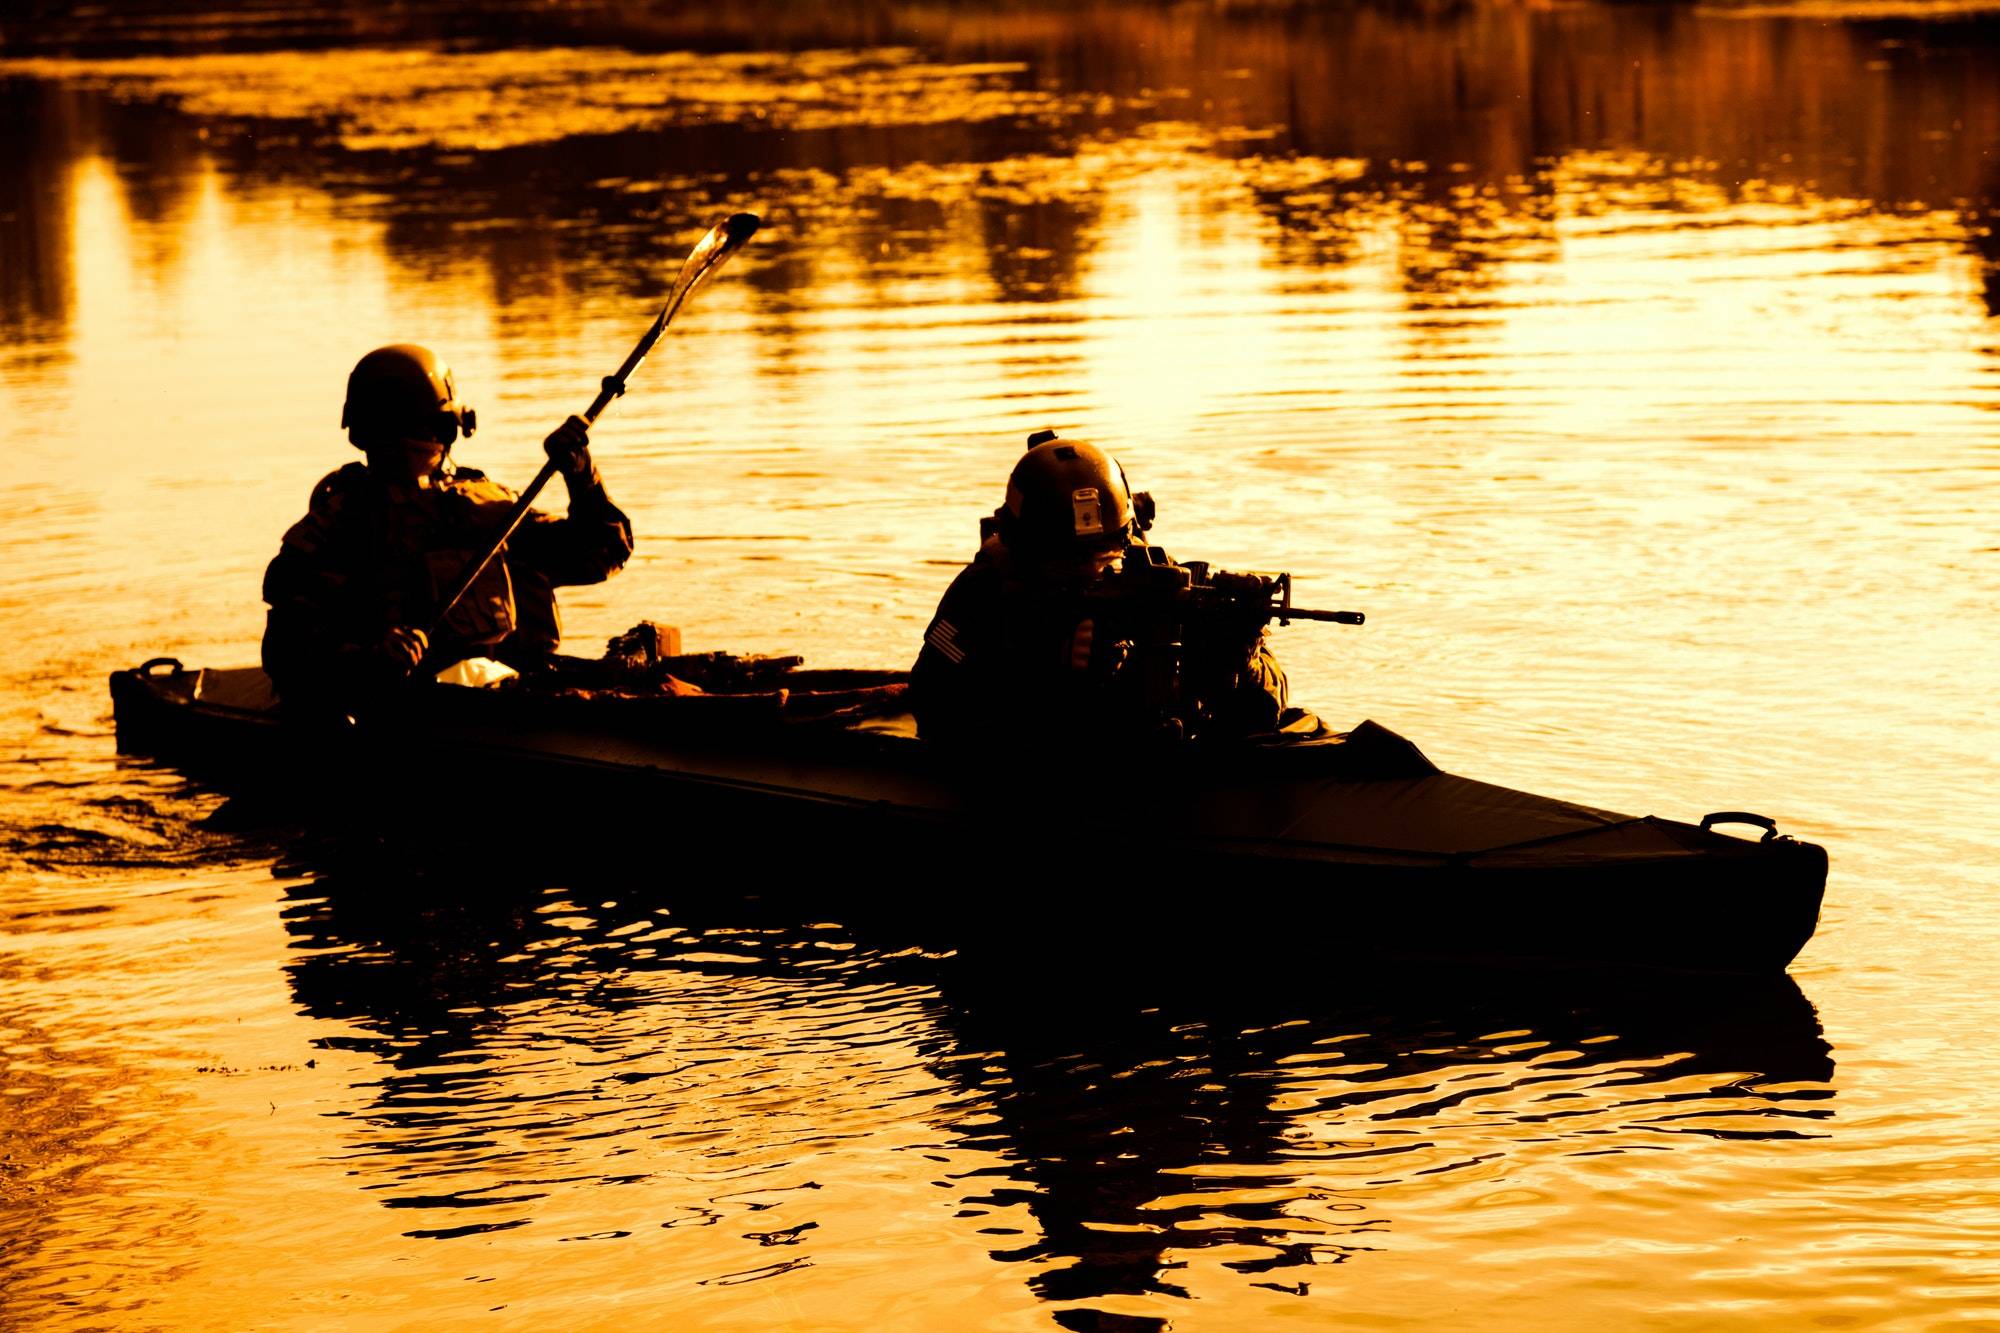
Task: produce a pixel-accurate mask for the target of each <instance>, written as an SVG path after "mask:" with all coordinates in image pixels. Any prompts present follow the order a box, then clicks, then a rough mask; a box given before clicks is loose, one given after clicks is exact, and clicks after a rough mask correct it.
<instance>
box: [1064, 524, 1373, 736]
mask: <svg viewBox="0 0 2000 1333" xmlns="http://www.w3.org/2000/svg"><path fill="white" fill-rule="evenodd" d="M1077 596H1078V601H1079V602H1080V603H1081V607H1080V609H1081V610H1082V611H1083V613H1084V614H1085V615H1087V616H1089V617H1090V618H1091V619H1092V620H1093V621H1094V622H1095V627H1094V629H1095V632H1094V637H1095V638H1096V640H1097V641H1098V642H1101V643H1105V644H1117V645H1119V649H1120V650H1119V651H1115V652H1112V653H1107V654H1104V656H1105V658H1106V659H1107V660H1108V661H1110V662H1111V663H1112V667H1111V669H1112V671H1113V672H1114V673H1115V675H1116V677H1117V678H1118V680H1119V682H1120V690H1119V692H1120V693H1122V694H1125V697H1126V699H1127V701H1128V702H1129V703H1130V704H1131V706H1133V707H1136V708H1137V709H1138V710H1139V712H1140V713H1142V714H1143V715H1144V716H1145V717H1146V718H1148V719H1150V721H1151V723H1152V724H1153V725H1155V726H1159V727H1164V728H1168V729H1171V730H1174V731H1176V732H1178V733H1179V734H1182V735H1189V736H1192V735H1198V734H1200V733H1201V732H1203V731H1205V730H1208V729H1209V728H1210V727H1211V726H1212V725H1213V724H1214V723H1216V722H1217V721H1218V720H1219V719H1222V718H1223V717H1225V715H1226V714H1227V713H1228V712H1229V711H1230V710H1231V709H1232V707H1234V706H1236V705H1235V704H1234V703H1233V702H1232V700H1234V699H1236V698H1237V696H1240V695H1242V694H1244V693H1245V692H1246V689H1247V692H1248V693H1250V694H1252V695H1254V694H1256V693H1257V692H1258V688H1257V686H1256V685H1255V684H1253V685H1251V686H1248V687H1246V686H1245V684H1244V682H1243V676H1244V673H1245V671H1246V669H1249V668H1251V667H1252V666H1253V657H1258V656H1260V655H1259V654H1258V652H1257V650H1258V647H1259V644H1260V641H1261V639H1262V636H1263V630H1264V626H1266V625H1268V624H1269V623H1270V622H1272V621H1274V620H1275V621H1277V622H1278V623H1279V624H1280V625H1286V624H1290V623H1291V622H1292V621H1294V620H1310V621H1319V622H1322V623H1327V624H1335V625H1359V624H1363V623H1364V622H1365V620H1366V617H1365V616H1363V615H1362V613H1361V612H1359V611H1317V610H1312V609H1309V608H1306V607H1302V606H1294V605H1292V576H1291V575H1290V574H1289V573H1284V574H1248V573H1234V572H1231V571H1229V570H1222V569H1214V568H1212V567H1211V566H1210V565H1209V563H1208V562H1207V561H1205V560H1190V561H1187V562H1186V563H1184V564H1183V563H1179V562H1177V561H1175V560H1174V558H1173V557H1172V556H1170V555H1168V554H1167V553H1166V552H1165V551H1164V550H1162V549H1161V548H1159V547H1157V546H1146V545H1142V544H1139V543H1136V542H1135V543H1133V544H1132V545H1130V546H1127V547H1126V548H1125V557H1124V560H1123V561H1122V562H1121V564H1120V565H1119V567H1118V568H1117V569H1115V570H1113V571H1111V572H1109V573H1106V574H1104V575H1102V576H1100V577H1099V578H1097V579H1095V580H1092V581H1091V582H1090V583H1088V584H1086V585H1085V586H1084V587H1083V588H1082V589H1081V590H1079V592H1078V594H1077ZM1254 665H1255V666H1256V667H1257V669H1259V670H1261V671H1270V672H1275V673H1276V674H1277V675H1278V676H1279V677H1280V678H1282V672H1279V671H1278V670H1277V665H1276V662H1275V661H1274V660H1270V659H1268V657H1265V658H1263V660H1262V661H1260V662H1256V663H1254ZM1279 692H1280V693H1282V690H1280V691H1279Z"/></svg>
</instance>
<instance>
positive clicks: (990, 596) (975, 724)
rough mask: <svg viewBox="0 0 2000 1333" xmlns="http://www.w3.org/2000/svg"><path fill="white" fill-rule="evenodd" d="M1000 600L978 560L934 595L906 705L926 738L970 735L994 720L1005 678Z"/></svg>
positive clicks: (958, 738)
mask: <svg viewBox="0 0 2000 1333" xmlns="http://www.w3.org/2000/svg"><path fill="white" fill-rule="evenodd" d="M999 600H1000V590H999V588H998V586H997V585H996V582H995V581H994V580H993V579H992V578H991V577H989V576H988V574H987V572H986V571H985V570H982V569H980V568H978V567H977V566H972V567H968V568H966V569H963V570H961V571H959V574H958V577H957V578H955V579H953V580H952V581H951V586H950V587H949V588H947V589H945V593H944V596H943V598H941V599H940V600H939V602H938V605H937V611H936V612H935V613H934V614H933V615H932V616H931V623H930V624H929V625H928V626H927V627H925V629H924V643H923V647H922V648H921V649H920V650H919V651H918V653H917V660H916V664H915V665H914V666H912V667H911V668H910V707H911V710H912V711H913V712H914V713H915V714H916V717H917V734H918V735H920V736H922V737H923V738H924V739H925V740H933V741H942V742H946V743H955V742H961V741H970V740H974V739H977V738H979V737H980V736H982V735H984V734H985V733H987V732H988V731H990V730H991V729H992V728H993V727H995V726H996V725H997V723H998V719H997V718H996V712H997V711H998V710H996V708H995V699H996V696H998V695H999V694H1000V693H1001V691H1002V689H1003V687H1004V684H1005V682H1004V681H1003V680H1002V679H1001V676H1002V665H1001V662H1000V652H999V648H1000V644H999V637H1000V614H1001V608H1000V605H999Z"/></svg>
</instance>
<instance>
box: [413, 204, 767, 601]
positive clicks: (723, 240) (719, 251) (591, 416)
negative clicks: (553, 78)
mask: <svg viewBox="0 0 2000 1333" xmlns="http://www.w3.org/2000/svg"><path fill="white" fill-rule="evenodd" d="M758 225H759V219H758V217H757V215H756V214H755V213H732V214H731V215H730V216H728V217H726V218H724V219H723V220H722V221H720V222H718V223H716V224H715V226H713V227H711V228H710V229H709V233H708V235H706V236H704V237H702V238H701V243H700V244H698V245H696V246H695V248H694V249H692V250H690V251H689V252H688V257H687V262H686V263H684V264H682V265H681V275H680V277H678V278H676V279H675V280H674V289H673V291H672V292H670V293H668V295H667V304H666V307H665V308H664V309H662V310H661V311H660V316H659V318H658V319H655V320H654V321H653V327H651V328H650V329H647V330H646V333H645V336H644V337H642V338H640V339H639V341H638V343H637V345H635V346H634V347H633V348H632V352H631V355H629V356H627V357H626V358H625V364H624V365H622V366H620V367H618V370H617V372H616V373H615V374H611V375H607V376H605V377H604V387H603V388H601V389H599V390H598V391H597V397H596V398H595V399H594V400H592V402H591V404H590V406H589V407H588V408H586V409H585V410H584V413H583V419H584V421H585V423H587V424H595V423H596V421H597V417H598V414H599V413H601V412H602V411H604V409H605V408H606V407H609V406H610V405H611V400H612V399H614V398H616V397H618V396H619V395H620V394H622V393H624V392H625V381H626V380H627V379H629V378H630V377H631V374H632V372H633V371H635V370H637V369H638V368H639V363H640V362H641V361H644V360H645V359H646V354H647V353H648V352H650V351H652V350H653V344H654V343H656V342H658V341H659V340H660V335H661V334H663V333H665V332H666V331H667V325H669V324H671V323H672V322H673V319H674V314H675V312H677V311H678V310H679V309H680V308H681V302H683V301H685V300H687V299H688V297H689V296H690V295H691V294H693V292H694V289H695V288H697V287H699V286H701V284H702V283H704V282H706V281H707V280H708V278H709V276H710V275H711V274H713V273H714V272H715V270H717V269H719V268H721V267H722V265H723V261H725V260H727V259H728V258H729V257H730V256H731V255H733V254H735V253H736V252H737V251H738V250H741V249H742V248H743V246H744V243H745V242H747V241H748V240H749V239H750V237H751V236H752V234H754V233H755V232H756V230H757V227H758ZM555 473H556V460H555V459H553V458H551V459H549V460H548V461H546V462H544V463H543V464H542V470H541V471H539V472H537V473H536V474H535V479H534V480H533V481H531V482H529V483H528V488H527V489H526V490H524V491H522V492H521V498H520V499H518V500H516V501H515V502H514V508H513V509H512V510H511V511H510V512H509V513H508V515H507V522H506V524H505V525H504V526H502V528H501V529H500V535H499V536H497V537H495V538H494V539H493V541H492V544H491V545H489V546H488V547H487V548H486V553H485V554H484V555H482V556H480V557H479V558H478V559H477V560H474V561H472V562H471V563H470V564H468V565H467V566H466V567H465V569H464V571H463V572H461V573H460V574H459V576H458V582H456V583H454V584H453V585H452V588H451V595H450V596H448V597H446V598H445V599H444V603H443V605H441V606H439V607H438V612H437V615H436V616H435V617H434V618H433V619H432V621H431V627H430V635H431V637H432V638H436V637H437V634H438V631H439V630H440V629H441V628H443V626H444V620H445V617H446V616H448V615H450V614H451V609H452V608H453V607H455V606H457V605H458V602H459V599H460V598H462V597H464V596H465V592H466V589H468V588H470V587H471V586H472V585H473V583H474V581H475V580H477V579H478V578H479V576H480V575H481V574H482V573H484V572H485V571H486V567H487V566H488V565H490V564H492V563H493V557H494V556H496V555H498V554H500V548H501V547H503V546H505V545H506V544H507V539H508V538H509V537H512V536H513V535H514V529H516V528H518V527H520V526H521V520H522V519H524V518H526V517H527V516H528V508H529V506H531V505H533V504H534V502H535V497H536V496H538V495H540V494H541V493H542V487H544V486H546V485H548V484H549V478H550V477H553V476H554V475H555Z"/></svg>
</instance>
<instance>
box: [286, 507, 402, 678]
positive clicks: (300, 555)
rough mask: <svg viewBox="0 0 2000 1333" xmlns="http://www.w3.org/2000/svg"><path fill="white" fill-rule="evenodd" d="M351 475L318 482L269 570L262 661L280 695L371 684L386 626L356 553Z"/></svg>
mask: <svg viewBox="0 0 2000 1333" xmlns="http://www.w3.org/2000/svg"><path fill="white" fill-rule="evenodd" d="M346 481H347V478H345V477H344V475H343V473H339V472H337V473H334V474H333V475H332V476H329V477H327V478H326V479H325V480H323V481H322V482H320V484H319V485H318V486H317V487H315V488H314V489H313V495H312V501H311V503H310V505H309V506H308V508H307V510H306V515H305V517H304V518H302V519H300V520H299V521H298V522H296V523H294V524H293V525H292V526H291V527H290V528H289V529H287V530H286V532H285V535H284V539H283V540H282V541H281V542H280V544H279V547H278V554H277V555H276V556H275V557H274V558H273V559H272V561H271V563H270V565H269V566H268V567H267V568H266V569H265V571H264V601H265V602H266V603H267V604H268V606H269V607H270V610H269V613H268V614H267V616H266V618H265V623H264V643H263V661H264V670H265V672H266V674H268V675H269V676H270V677H271V681H272V684H273V685H274V686H275V687H276V688H277V690H278V693H279V695H280V696H281V697H284V698H287V699H288V700H290V701H293V702H297V701H299V700H301V699H307V698H312V697H316V696H345V695H350V694H352V693H354V692H355V691H356V690H360V689H364V688H367V687H368V686H369V685H370V684H371V683H372V677H373V676H374V674H376V673H377V672H378V670H379V668H380V663H379V662H378V661H377V660H376V657H375V654H374V653H373V651H372V650H373V648H374V646H375V645H376V644H377V643H379V642H380V640H381V637H382V634H383V632H384V630H385V629H386V626H385V625H383V624H380V623H378V621H379V616H378V617H374V618H371V617H370V616H369V614H368V610H367V608H368V606H369V605H370V604H371V599H370V598H369V596H368V591H369V590H368V589H367V588H366V587H365V586H364V580H365V579H366V578H367V573H366V571H365V570H364V569H362V568H361V567H360V562H359V561H357V560H356V559H355V558H354V550H353V545H354V544H353V541H352V533H351V531H350V529H351V527H352V525H353V523H354V521H355V516H354V515H353V513H352V512H351V507H350V506H351V498H352V497H351V496H350V495H349V494H348V490H349V488H348V486H347V485H346Z"/></svg>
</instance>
